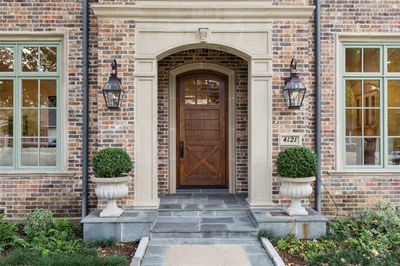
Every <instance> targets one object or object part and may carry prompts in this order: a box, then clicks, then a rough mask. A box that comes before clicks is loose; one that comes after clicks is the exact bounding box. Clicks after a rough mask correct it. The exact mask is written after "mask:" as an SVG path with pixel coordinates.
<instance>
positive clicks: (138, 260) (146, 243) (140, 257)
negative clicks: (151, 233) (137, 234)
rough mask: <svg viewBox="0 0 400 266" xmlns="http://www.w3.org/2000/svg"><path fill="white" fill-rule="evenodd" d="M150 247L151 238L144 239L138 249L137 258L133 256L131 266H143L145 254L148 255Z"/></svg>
mask: <svg viewBox="0 0 400 266" xmlns="http://www.w3.org/2000/svg"><path fill="white" fill-rule="evenodd" d="M148 246H149V238H148V237H142V238H141V239H140V242H139V245H138V247H137V249H136V252H135V256H133V258H132V261H131V264H130V266H140V265H141V264H142V260H143V257H144V254H145V253H146V250H147V247H148Z"/></svg>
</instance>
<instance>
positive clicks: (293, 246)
mask: <svg viewBox="0 0 400 266" xmlns="http://www.w3.org/2000/svg"><path fill="white" fill-rule="evenodd" d="M276 245H277V247H278V249H279V250H282V251H284V250H285V251H287V252H288V253H290V254H294V253H299V254H300V256H301V257H303V258H304V259H305V260H306V261H308V260H310V259H312V258H314V257H316V256H318V255H320V254H321V253H325V252H327V251H330V250H334V249H335V248H336V247H337V245H336V243H335V242H334V241H332V240H329V239H321V240H299V239H297V238H296V236H295V235H289V236H288V237H286V238H285V239H280V240H278V242H277V244H276Z"/></svg>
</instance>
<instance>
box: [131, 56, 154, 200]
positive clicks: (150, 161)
mask: <svg viewBox="0 0 400 266" xmlns="http://www.w3.org/2000/svg"><path fill="white" fill-rule="evenodd" d="M156 66H157V60H156V59H155V58H154V59H151V58H150V59H136V61H135V154H136V160H135V198H134V204H133V205H134V206H135V207H140V208H158V205H159V198H158V191H157V190H158V188H157V187H158V186H157V166H158V158H157V70H156Z"/></svg>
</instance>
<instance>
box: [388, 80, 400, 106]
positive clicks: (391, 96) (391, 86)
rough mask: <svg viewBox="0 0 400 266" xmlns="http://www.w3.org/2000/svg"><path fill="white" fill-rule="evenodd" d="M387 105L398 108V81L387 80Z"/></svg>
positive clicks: (399, 102) (399, 92)
mask: <svg viewBox="0 0 400 266" xmlns="http://www.w3.org/2000/svg"><path fill="white" fill-rule="evenodd" d="M388 105H389V107H400V80H388Z"/></svg>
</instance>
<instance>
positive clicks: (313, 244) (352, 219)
mask: <svg viewBox="0 0 400 266" xmlns="http://www.w3.org/2000/svg"><path fill="white" fill-rule="evenodd" d="M273 243H274V245H275V247H276V248H277V250H278V252H279V253H280V254H281V256H282V257H283V259H284V260H286V263H288V264H289V263H294V265H367V266H369V265H371V266H375V265H376V266H381V265H382V266H386V265H400V210H399V209H397V208H396V207H395V206H394V205H392V204H389V203H384V202H379V203H377V204H376V205H375V206H374V208H365V209H364V210H363V211H362V212H361V213H359V214H357V215H354V216H344V217H338V218H336V219H334V220H333V221H331V222H330V223H329V224H328V232H327V236H326V237H325V238H323V239H320V240H298V239H297V238H296V237H295V236H293V235H290V236H288V237H287V238H285V239H279V240H278V239H274V240H273ZM292 265H293V264H292Z"/></svg>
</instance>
